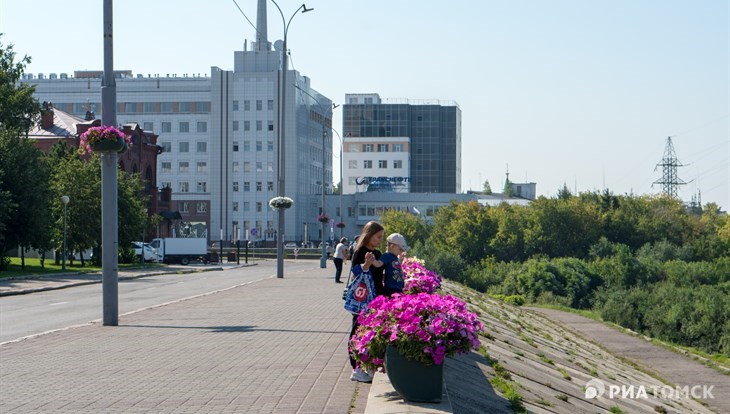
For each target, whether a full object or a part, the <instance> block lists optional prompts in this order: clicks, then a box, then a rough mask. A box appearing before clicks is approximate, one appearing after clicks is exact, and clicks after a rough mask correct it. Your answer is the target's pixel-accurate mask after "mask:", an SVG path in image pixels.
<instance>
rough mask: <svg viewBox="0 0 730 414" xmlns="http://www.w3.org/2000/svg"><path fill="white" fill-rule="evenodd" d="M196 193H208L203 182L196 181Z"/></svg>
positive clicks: (206, 184)
mask: <svg viewBox="0 0 730 414" xmlns="http://www.w3.org/2000/svg"><path fill="white" fill-rule="evenodd" d="M198 192H199V193H207V192H208V183H206V182H205V181H198Z"/></svg>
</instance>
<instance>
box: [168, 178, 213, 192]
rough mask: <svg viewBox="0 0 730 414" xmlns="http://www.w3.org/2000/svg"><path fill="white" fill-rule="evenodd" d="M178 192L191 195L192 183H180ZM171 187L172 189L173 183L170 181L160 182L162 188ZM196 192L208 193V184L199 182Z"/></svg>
mask: <svg viewBox="0 0 730 414" xmlns="http://www.w3.org/2000/svg"><path fill="white" fill-rule="evenodd" d="M178 184H179V187H178V190H179V192H180V193H189V192H190V183H189V182H187V181H180V182H179V183H178ZM165 187H170V188H172V183H171V182H169V181H162V182H160V188H165ZM196 192H198V193H207V192H208V183H207V182H205V181H198V182H197V187H196Z"/></svg>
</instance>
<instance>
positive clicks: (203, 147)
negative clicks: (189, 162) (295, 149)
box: [160, 141, 274, 154]
mask: <svg viewBox="0 0 730 414" xmlns="http://www.w3.org/2000/svg"><path fill="white" fill-rule="evenodd" d="M160 146H161V147H162V149H163V151H162V152H163V153H167V154H169V153H171V152H172V142H170V141H161V142H160ZM251 146H252V145H251V141H243V151H244V152H248V151H251ZM195 148H196V151H197V152H201V153H202V152H208V142H207V141H197V142H196V143H195ZM255 148H256V152H262V151H263V150H264V141H256V143H255ZM239 150H240V146H239V144H238V141H233V152H238V151H239ZM266 151H274V141H266ZM177 152H181V153H187V152H190V142H188V141H179V142H178V143H177Z"/></svg>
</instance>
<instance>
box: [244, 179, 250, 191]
mask: <svg viewBox="0 0 730 414" xmlns="http://www.w3.org/2000/svg"><path fill="white" fill-rule="evenodd" d="M243 191H244V192H246V193H248V192H249V191H251V182H250V181H244V182H243Z"/></svg>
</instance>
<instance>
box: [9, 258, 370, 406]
mask: <svg viewBox="0 0 730 414" xmlns="http://www.w3.org/2000/svg"><path fill="white" fill-rule="evenodd" d="M317 266H318V263H315V262H312V267H311V269H310V270H308V271H306V272H300V273H292V274H285V278H284V279H277V278H275V277H272V278H268V279H264V280H261V281H258V282H254V283H251V284H248V285H245V286H241V287H237V288H234V289H230V290H226V291H222V292H218V293H215V294H213V295H207V296H202V297H197V298H193V299H189V300H185V301H181V302H176V303H172V304H169V305H165V306H161V307H157V308H151V309H147V310H144V311H141V312H137V313H133V314H130V315H126V316H121V317H120V326H118V327H105V326H102V325H100V324H91V325H87V326H81V327H77V328H73V329H68V330H63V331H57V332H53V333H50V334H47V335H41V336H38V337H33V338H30V339H26V340H23V341H19V342H12V343H7V344H4V345H2V346H0V383H2V387H0V412H2V413H27V412H38V413H46V412H53V413H97V412H104V413H148V412H154V413H338V414H341V413H348V412H353V413H362V412H364V410H365V405H366V403H367V396H368V392H369V389H370V386H369V385H366V384H357V383H355V382H352V381H350V380H349V373H350V367H349V363H348V361H347V358H346V351H345V350H346V343H347V334H348V333H349V329H350V321H351V318H350V316H349V315H348V314H347V313H346V312H345V311H344V310H343V309H342V300H341V293H342V286H343V285H336V284H334V283H333V282H332V272H333V269H331V268H328V269H319V268H318V267H317ZM351 404H352V405H354V407H351Z"/></svg>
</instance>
